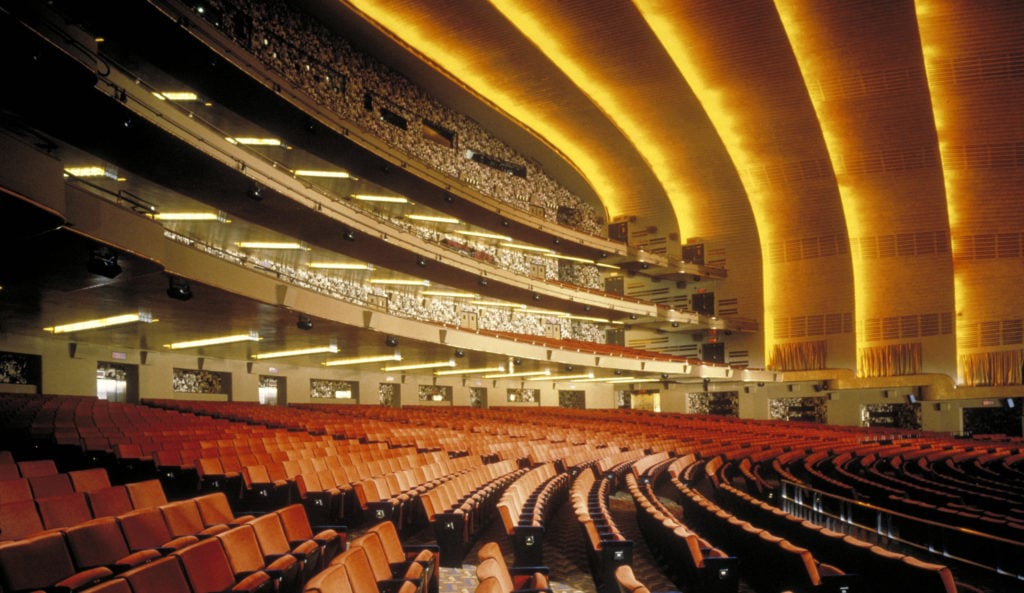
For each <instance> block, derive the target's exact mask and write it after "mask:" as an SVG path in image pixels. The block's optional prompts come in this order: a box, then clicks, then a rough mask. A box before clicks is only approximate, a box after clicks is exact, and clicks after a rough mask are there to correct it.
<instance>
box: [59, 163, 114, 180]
mask: <svg viewBox="0 0 1024 593" xmlns="http://www.w3.org/2000/svg"><path fill="white" fill-rule="evenodd" d="M64 173H65V174H66V175H71V176H72V177H107V178H109V179H117V171H116V170H115V169H108V168H106V167H100V166H98V165H86V166H84V167H65V168H64Z"/></svg>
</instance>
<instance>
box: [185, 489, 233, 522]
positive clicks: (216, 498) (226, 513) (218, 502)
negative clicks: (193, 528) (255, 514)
mask: <svg viewBox="0 0 1024 593" xmlns="http://www.w3.org/2000/svg"><path fill="white" fill-rule="evenodd" d="M192 500H194V501H195V502H196V507H197V508H198V510H199V517H200V519H201V520H202V522H203V525H204V526H206V527H210V526H212V525H227V524H229V523H231V522H232V521H234V520H235V513H234V511H232V510H231V505H230V504H229V503H228V497H227V495H225V494H224V493H223V492H211V493H209V494H203V495H201V496H197V497H195V498H193V499H192Z"/></svg>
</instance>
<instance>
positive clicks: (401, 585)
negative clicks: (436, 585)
mask: <svg viewBox="0 0 1024 593" xmlns="http://www.w3.org/2000/svg"><path fill="white" fill-rule="evenodd" d="M334 565H341V566H344V567H345V571H346V572H347V573H348V580H349V584H350V585H351V587H352V590H353V591H356V592H357V593H415V592H416V583H413V582H412V581H406V580H394V581H388V582H384V583H378V582H377V579H376V578H375V577H374V575H373V568H372V567H371V566H370V560H369V559H368V558H367V557H366V551H365V550H363V549H362V548H350V549H348V550H346V551H345V552H343V553H342V554H341V555H340V556H338V557H337V558H335V559H334ZM382 586H383V589H382V588H381V587H382Z"/></svg>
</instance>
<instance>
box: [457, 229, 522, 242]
mask: <svg viewBox="0 0 1024 593" xmlns="http://www.w3.org/2000/svg"><path fill="white" fill-rule="evenodd" d="M455 232H456V233H458V234H460V235H467V236H470V237H479V238H481V239H496V240H498V241H511V240H512V237H509V236H508V235H497V234H495V233H485V232H483V231H455Z"/></svg>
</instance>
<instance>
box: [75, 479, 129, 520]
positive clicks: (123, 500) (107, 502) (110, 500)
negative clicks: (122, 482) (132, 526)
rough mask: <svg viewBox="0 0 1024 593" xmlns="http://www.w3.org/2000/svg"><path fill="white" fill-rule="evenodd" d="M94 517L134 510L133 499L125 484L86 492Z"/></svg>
mask: <svg viewBox="0 0 1024 593" xmlns="http://www.w3.org/2000/svg"><path fill="white" fill-rule="evenodd" d="M85 498H86V500H87V501H88V502H89V508H90V509H92V516H93V517H115V516H117V515H122V514H124V513H129V512H131V511H132V509H133V507H132V500H131V498H129V496H128V489H127V488H125V487H124V486H110V487H109V488H100V489H99V490H93V491H92V492H86V493H85Z"/></svg>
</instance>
